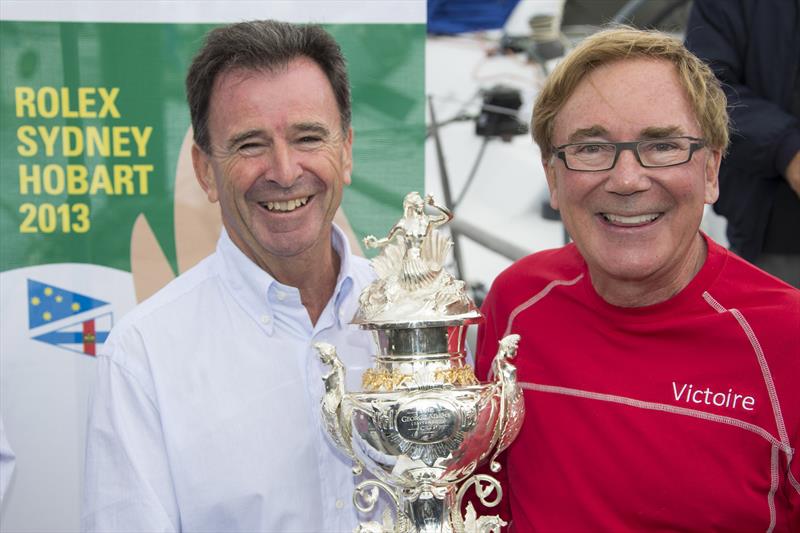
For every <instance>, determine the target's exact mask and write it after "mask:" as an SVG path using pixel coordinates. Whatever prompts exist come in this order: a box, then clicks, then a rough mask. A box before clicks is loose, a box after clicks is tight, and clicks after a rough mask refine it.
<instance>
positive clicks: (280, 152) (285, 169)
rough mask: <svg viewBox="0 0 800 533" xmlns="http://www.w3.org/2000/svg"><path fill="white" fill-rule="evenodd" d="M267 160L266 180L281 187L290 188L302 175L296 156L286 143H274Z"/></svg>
mask: <svg viewBox="0 0 800 533" xmlns="http://www.w3.org/2000/svg"><path fill="white" fill-rule="evenodd" d="M269 158H270V161H269V171H268V172H267V179H269V180H270V181H274V182H275V183H277V184H278V185H280V186H281V187H285V188H289V187H291V186H292V185H293V184H294V182H295V181H296V180H297V178H299V177H300V175H301V174H302V173H303V169H302V168H301V166H300V164H299V162H298V160H297V158H296V154H295V153H294V151H293V150H292V147H291V146H290V145H289V144H288V143H286V142H276V143H275V144H274V145H273V146H272V150H270V154H269Z"/></svg>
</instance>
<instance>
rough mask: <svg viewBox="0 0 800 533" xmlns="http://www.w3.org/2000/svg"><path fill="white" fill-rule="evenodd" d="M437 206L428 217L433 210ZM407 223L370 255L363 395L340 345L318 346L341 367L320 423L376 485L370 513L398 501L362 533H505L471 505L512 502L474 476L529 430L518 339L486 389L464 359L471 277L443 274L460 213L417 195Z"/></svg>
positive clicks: (471, 314)
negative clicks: (370, 344) (516, 361)
mask: <svg viewBox="0 0 800 533" xmlns="http://www.w3.org/2000/svg"><path fill="white" fill-rule="evenodd" d="M426 204H427V205H429V206H431V208H432V209H435V210H436V211H438V213H436V214H435V215H428V214H427V213H426V212H425V205H426ZM403 209H404V213H403V217H402V218H401V219H400V220H399V221H398V222H397V223H396V224H395V225H394V226H393V227H392V229H391V230H390V231H389V234H388V236H387V237H386V238H383V239H377V238H375V237H374V236H369V237H366V238H365V239H364V243H365V244H366V246H367V247H369V248H382V250H381V253H380V254H379V255H378V256H377V257H376V258H375V259H373V260H372V266H373V268H374V269H375V271H376V273H377V274H378V279H377V280H376V281H374V282H373V283H372V284H371V285H370V286H368V287H367V288H366V289H364V291H363V292H362V293H361V296H360V299H359V303H360V308H359V310H358V312H357V313H356V316H355V318H354V319H353V323H355V324H358V325H359V327H361V328H362V329H368V330H372V331H373V333H374V335H375V340H376V343H377V355H376V356H375V364H374V365H373V367H372V368H371V369H368V370H367V371H366V372H365V373H364V374H363V377H362V388H363V390H362V391H361V392H350V393H348V392H346V391H345V389H344V383H345V368H344V367H343V365H342V363H341V361H340V360H339V358H338V357H337V355H336V349H335V348H334V347H333V346H332V345H330V344H327V343H317V344H316V345H315V347H316V349H317V351H318V352H319V356H320V358H321V359H322V361H323V362H324V363H325V364H326V365H328V366H330V367H331V371H330V373H328V374H327V375H326V376H325V377H324V382H325V396H324V398H323V400H322V418H323V420H324V424H325V426H326V427H325V429H326V430H327V432H328V434H329V435H330V437H331V439H332V440H333V441H334V443H335V444H336V445H337V446H338V447H339V448H341V449H342V450H343V451H344V452H345V453H346V454H347V455H348V456H350V457H351V458H352V460H353V463H354V467H353V472H354V474H356V475H358V474H360V473H361V472H362V468H363V466H366V468H367V470H368V471H369V472H370V473H372V474H373V476H374V477H375V479H368V480H366V481H362V482H361V483H359V484H358V485H357V486H356V489H355V493H354V494H353V502H354V504H355V506H356V508H357V509H358V510H359V511H361V512H364V513H369V512H371V511H373V509H374V508H375V505H376V502H377V501H378V496H379V491H380V490H383V491H385V492H386V493H387V494H388V495H389V497H390V498H391V500H392V501H393V502H394V505H395V510H394V516H392V512H391V510H389V509H386V510H385V512H384V513H383V516H382V519H381V522H374V521H372V522H367V523H362V524H361V525H360V526H359V527H358V528H357V529H356V532H361V533H366V532H370V533H373V532H374V533H389V532H391V533H462V532H464V533H478V532H484V533H489V532H494V533H499V531H500V527H501V526H503V525H506V524H505V522H503V521H502V520H501V519H500V518H499V517H498V516H482V517H478V516H477V514H476V512H475V509H474V507H473V506H472V504H471V503H468V504H467V507H466V513H465V514H464V515H462V512H461V509H462V507H463V505H462V502H463V499H464V496H465V495H466V493H467V491H468V490H469V489H470V488H474V490H475V493H476V496H477V499H478V501H480V502H481V503H482V504H483V505H484V506H486V507H494V506H495V505H497V504H498V503H499V502H500V500H501V498H502V488H501V487H500V484H499V483H498V481H497V480H496V479H495V478H493V477H492V476H489V475H486V474H473V473H474V471H475V468H476V467H477V466H478V465H479V464H482V463H483V462H485V461H486V459H487V458H489V456H490V455H491V463H490V468H491V470H492V471H493V472H497V471H499V469H500V465H499V464H498V463H497V461H496V458H497V455H498V454H499V453H500V452H502V451H503V450H505V449H506V448H507V447H508V445H509V444H511V442H512V441H513V440H514V438H515V437H516V436H517V434H518V433H519V429H520V426H521V425H522V419H523V415H524V404H523V399H522V391H521V390H520V388H519V387H518V386H517V382H516V369H515V367H514V366H513V365H512V364H511V362H510V359H511V358H513V357H514V355H515V354H516V349H517V343H518V341H519V336H518V335H509V336H507V337H505V338H503V339H502V340H501V341H500V346H499V349H498V352H497V355H496V356H495V359H494V361H493V363H492V370H493V379H494V381H491V382H489V383H484V384H482V383H480V382H478V380H477V379H476V378H475V374H474V372H473V370H472V368H471V367H470V366H469V364H467V363H466V362H465V355H466V350H465V343H464V340H465V333H466V328H467V326H468V325H470V324H474V323H477V322H478V321H480V319H481V314H480V312H479V311H478V309H477V308H476V307H475V305H474V304H473V302H472V301H471V300H470V299H469V298H468V297H467V295H466V292H465V288H464V282H463V281H460V280H457V279H455V278H453V276H451V275H450V274H449V273H448V272H447V271H445V269H444V268H443V263H444V260H445V257H446V256H447V253H448V251H449V249H450V247H451V246H452V241H451V240H450V239H449V238H448V237H447V236H445V235H442V234H441V233H440V232H439V231H438V230H437V229H436V228H437V227H438V226H441V225H442V224H445V223H447V222H449V221H450V219H451V218H452V215H451V213H450V212H449V211H448V210H447V209H445V208H443V207H440V206H438V205H436V204H435V203H434V201H433V198H432V197H431V196H426V197H425V199H424V200H423V198H422V197H421V196H420V195H419V194H418V193H416V192H412V193H409V194H408V195H407V196H406V198H405V201H404V202H403Z"/></svg>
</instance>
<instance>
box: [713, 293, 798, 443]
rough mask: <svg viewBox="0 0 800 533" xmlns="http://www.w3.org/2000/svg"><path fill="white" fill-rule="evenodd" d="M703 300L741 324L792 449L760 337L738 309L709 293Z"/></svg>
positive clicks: (777, 420) (782, 435)
mask: <svg viewBox="0 0 800 533" xmlns="http://www.w3.org/2000/svg"><path fill="white" fill-rule="evenodd" d="M703 300H705V301H706V303H708V305H709V306H710V307H711V308H712V309H714V310H715V311H716V312H717V313H720V314H722V313H725V312H728V313H730V314H731V316H733V318H734V319H735V320H736V322H737V323H738V324H739V327H740V328H741V329H742V331H743V332H744V334H745V335H746V336H747V340H749V341H750V346H751V347H752V348H753V352H754V353H755V356H756V360H757V361H758V366H759V367H760V368H761V375H762V377H763V378H764V385H766V387H767V393H768V394H769V401H770V404H771V405H772V412H773V414H774V415H775V424H776V425H777V427H778V436H779V437H780V439H781V443H782V444H783V445H785V446H788V447H789V449H791V443H790V442H789V435H788V434H787V432H786V425H785V423H784V421H783V413H782V411H781V404H780V401H779V400H778V391H777V390H776V389H775V382H774V381H773V379H772V372H770V369H769V364H768V363H767V358H766V357H765V356H764V350H763V349H762V348H761V343H760V342H758V337H757V336H756V334H755V332H754V331H753V328H752V327H750V323H749V322H747V319H746V318H745V317H744V315H743V314H742V312H741V311H739V310H738V309H735V308H733V309H726V308H725V307H724V306H723V305H722V304H720V303H719V302H718V301H717V300H716V299H715V298H714V297H713V296H711V294H709V292H708V291H705V292H703Z"/></svg>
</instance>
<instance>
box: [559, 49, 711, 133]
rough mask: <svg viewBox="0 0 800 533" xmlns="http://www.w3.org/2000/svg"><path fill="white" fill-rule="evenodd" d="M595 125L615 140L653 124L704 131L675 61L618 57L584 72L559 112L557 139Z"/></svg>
mask: <svg viewBox="0 0 800 533" xmlns="http://www.w3.org/2000/svg"><path fill="white" fill-rule="evenodd" d="M596 128H600V129H601V130H604V131H607V132H608V136H609V138H610V140H629V139H636V138H638V136H639V135H641V134H642V132H643V131H644V130H647V129H653V128H667V129H674V130H675V131H676V135H691V136H700V127H699V124H698V122H697V119H696V117H695V115H694V112H693V111H692V108H691V105H690V103H689V99H688V97H687V95H686V91H685V90H684V88H683V86H682V85H681V83H680V80H679V78H678V73H677V70H676V68H675V66H674V65H673V64H672V63H670V62H668V61H664V60H653V59H644V58H636V59H622V60H618V61H614V62H612V63H608V64H606V65H602V66H600V67H598V68H596V69H594V70H592V71H591V72H590V73H589V74H587V75H586V76H584V78H583V79H582V80H581V81H580V82H579V83H578V85H577V86H576V87H575V90H574V91H573V93H572V95H570V97H569V98H568V99H567V101H566V103H565V104H564V106H563V107H562V108H561V110H560V111H559V112H558V114H557V115H556V118H555V121H554V128H553V141H554V144H556V145H557V144H561V143H566V142H568V140H567V139H568V138H569V137H570V135H571V134H573V133H574V132H576V131H577V130H589V129H596Z"/></svg>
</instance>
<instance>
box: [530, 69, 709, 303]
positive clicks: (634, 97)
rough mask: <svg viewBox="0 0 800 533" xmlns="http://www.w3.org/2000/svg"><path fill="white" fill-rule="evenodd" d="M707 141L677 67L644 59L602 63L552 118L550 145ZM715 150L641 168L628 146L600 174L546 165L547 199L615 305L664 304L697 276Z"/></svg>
mask: <svg viewBox="0 0 800 533" xmlns="http://www.w3.org/2000/svg"><path fill="white" fill-rule="evenodd" d="M666 136H673V137H674V136H690V137H698V138H700V137H702V134H701V130H700V126H699V125H698V123H697V120H696V118H695V116H694V113H693V112H692V109H691V107H690V105H689V102H688V99H687V97H686V94H685V91H684V89H683V88H682V86H681V85H680V82H679V79H678V76H677V73H676V71H675V68H674V67H673V65H672V64H670V63H668V62H666V61H658V60H648V59H627V60H620V61H616V62H613V63H609V64H606V65H603V66H600V67H598V68H596V69H595V70H593V71H592V72H591V73H590V74H588V75H587V76H586V77H585V78H584V79H583V81H581V83H580V84H579V85H578V86H577V87H576V88H575V91H574V93H573V94H572V95H571V96H570V97H569V99H568V100H567V102H566V103H565V104H564V106H563V107H562V109H561V110H560V111H559V112H558V115H557V116H556V119H555V122H554V129H553V144H554V145H556V146H558V145H562V144H567V143H575V142H590V141H598V142H623V141H633V140H640V139H649V138H658V137H666ZM720 159H721V154H720V153H719V151H715V150H710V149H706V148H704V149H701V150H698V151H697V152H695V153H694V155H693V156H692V159H691V161H689V162H688V163H686V164H683V165H678V166H673V167H667V168H644V167H642V166H641V165H639V163H638V161H637V160H636V156H635V154H634V153H633V152H632V151H630V150H627V151H623V152H621V153H620V155H619V159H618V160H617V164H616V166H615V167H614V168H613V169H611V170H606V171H600V172H580V171H573V170H569V169H567V168H566V167H565V166H564V162H563V161H561V160H560V159H558V158H556V157H553V158H550V159H548V160H547V161H544V165H545V171H546V174H547V181H548V185H549V187H550V199H551V204H552V205H553V207H554V208H556V209H558V210H559V211H560V212H561V217H562V219H563V221H564V224H565V226H566V228H567V230H568V231H569V234H570V235H571V236H572V238H573V239H574V240H575V243H576V245H577V246H578V249H579V250H580V252H581V254H582V255H583V257H584V259H586V262H587V264H588V266H589V272H590V274H591V278H592V284H593V285H594V287H595V289H596V290H597V291H598V293H599V294H600V295H601V296H603V297H604V298H605V299H606V300H607V301H609V302H610V303H614V304H617V305H625V306H637V305H647V304H651V303H656V302H658V301H663V300H665V299H667V298H669V297H671V296H672V295H673V294H675V293H676V292H678V291H679V290H680V289H682V288H683V287H684V286H686V284H688V283H689V281H691V279H692V277H694V274H695V273H696V272H697V270H698V269H699V268H700V266H701V265H702V263H703V261H704V259H705V245H704V242H703V240H702V237H701V236H700V234H699V233H698V228H699V227H700V221H701V218H702V216H703V204H704V203H713V202H714V201H715V200H716V199H717V194H718V188H717V172H718V170H719V164H720Z"/></svg>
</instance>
